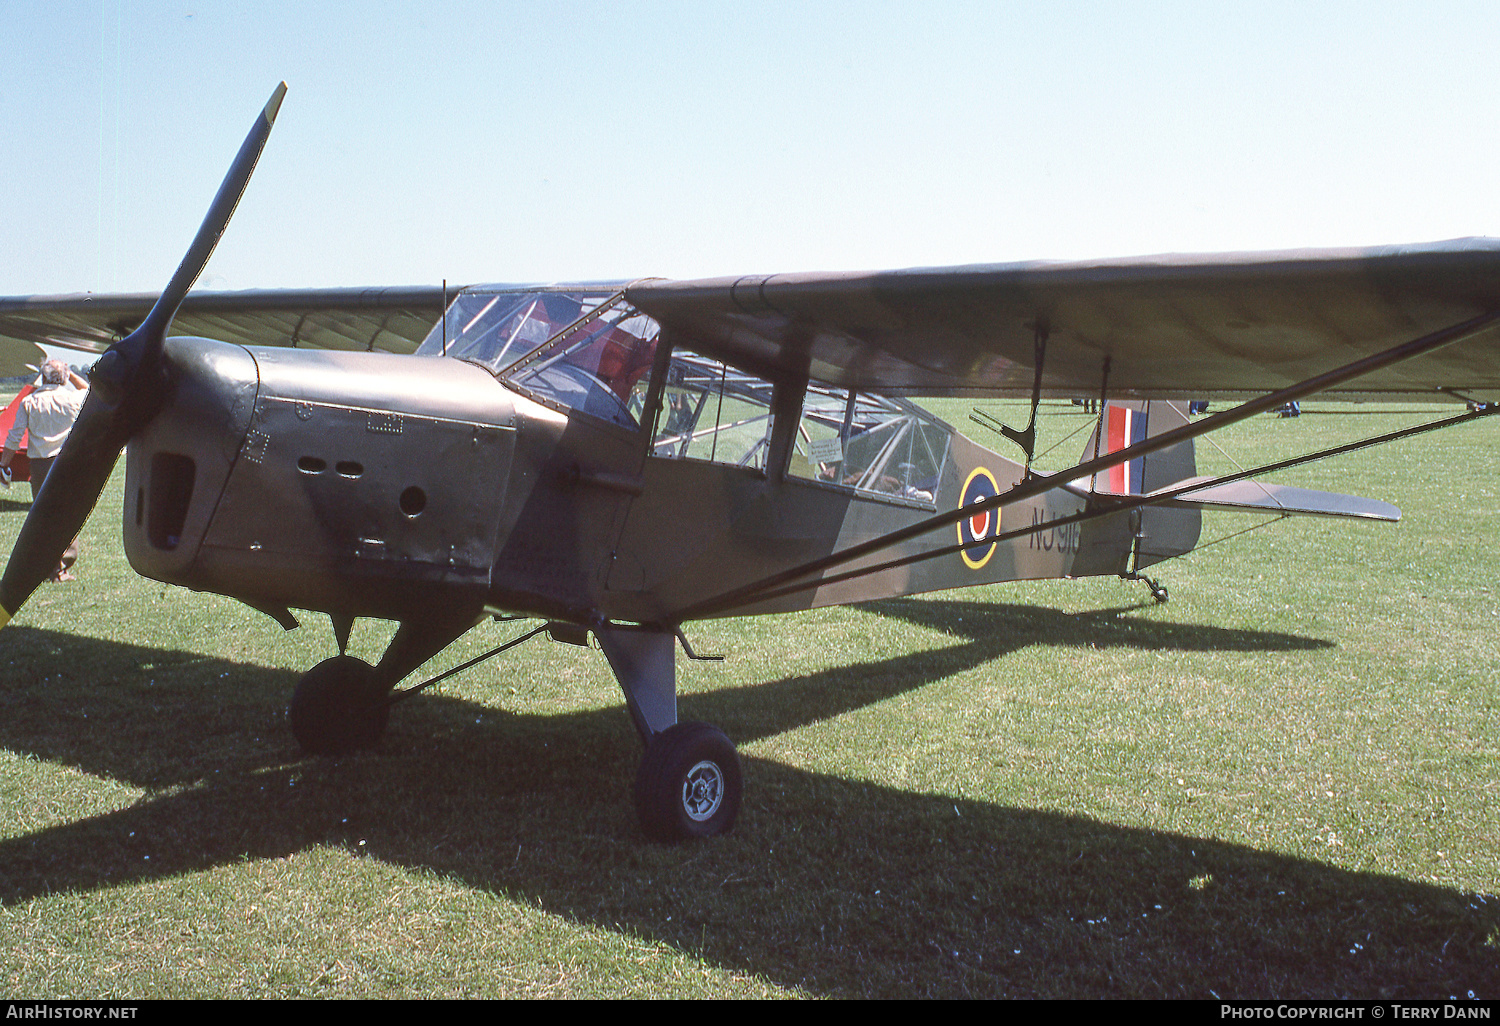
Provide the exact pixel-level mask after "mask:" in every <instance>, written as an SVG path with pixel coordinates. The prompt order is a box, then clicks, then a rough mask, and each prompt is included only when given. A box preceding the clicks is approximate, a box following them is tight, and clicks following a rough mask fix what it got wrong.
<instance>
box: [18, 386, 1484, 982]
mask: <svg viewBox="0 0 1500 1026" xmlns="http://www.w3.org/2000/svg"><path fill="white" fill-rule="evenodd" d="M985 407H986V408H987V409H991V410H996V411H997V412H999V413H1000V415H1001V416H1002V417H1003V418H1005V419H1007V420H1009V421H1010V422H1011V423H1018V422H1021V421H1023V420H1024V414H1023V413H1022V412H1021V411H1019V410H1018V409H1017V408H1016V407H1014V406H1011V407H1004V406H1002V405H1000V404H985ZM966 409H967V407H962V406H960V405H959V404H954V403H949V404H944V405H943V408H942V410H941V412H943V414H944V415H945V416H947V417H949V419H951V420H953V421H954V422H955V423H960V424H961V422H963V421H965V419H966ZM1305 409H1306V411H1307V412H1306V413H1305V414H1304V416H1302V417H1301V418H1299V419H1296V420H1278V419H1275V418H1272V417H1260V418H1257V419H1255V420H1253V421H1250V422H1246V423H1244V424H1242V425H1239V426H1236V427H1235V428H1233V429H1230V430H1229V431H1228V432H1226V433H1225V435H1224V437H1222V438H1221V439H1220V444H1221V445H1223V446H1224V448H1225V450H1226V451H1227V452H1228V453H1229V454H1230V455H1232V456H1233V458H1234V459H1235V460H1238V461H1240V462H1243V463H1247V464H1248V463H1250V462H1251V461H1259V460H1265V459H1270V458H1275V457H1277V456H1281V455H1285V454H1288V453H1290V452H1293V451H1304V450H1306V449H1308V448H1312V447H1317V446H1322V445H1326V444H1332V443H1334V442H1337V441H1342V440H1345V439H1348V438H1352V437H1357V436H1360V435H1365V434H1372V433H1374V432H1376V431H1378V430H1386V429H1389V428H1391V427H1394V426H1397V425H1400V424H1406V423H1411V422H1414V421H1415V420H1417V419H1421V417H1423V416H1430V415H1431V414H1430V411H1425V410H1420V409H1416V408H1399V407H1381V408H1379V409H1376V410H1373V411H1372V410H1369V409H1367V408H1362V407H1353V406H1340V405H1335V404H1323V405H1319V404H1310V405H1308V406H1307V407H1305ZM1043 414H1044V415H1043V417H1042V418H1041V420H1042V425H1041V428H1042V432H1043V438H1044V440H1045V441H1046V444H1047V445H1048V446H1050V445H1052V444H1053V443H1054V442H1056V441H1058V440H1060V439H1063V438H1064V437H1066V436H1067V435H1068V434H1069V433H1070V432H1074V431H1075V430H1077V429H1078V428H1080V427H1081V426H1082V425H1083V424H1084V418H1083V416H1082V415H1081V414H1079V413H1077V412H1075V411H1074V410H1073V409H1072V408H1070V407H1068V406H1065V405H1048V406H1046V407H1045V408H1044V410H1043ZM961 426H962V424H961ZM968 426H969V427H970V428H973V431H972V433H973V434H974V436H975V437H976V438H978V439H979V440H980V441H982V442H986V443H987V444H990V443H992V442H993V441H994V440H993V438H992V437H991V438H986V436H985V435H984V434H983V433H982V432H981V431H980V430H979V429H978V428H974V427H973V425H968ZM1082 445H1083V435H1081V434H1080V435H1077V436H1075V437H1073V438H1070V439H1069V440H1067V441H1065V442H1062V444H1061V445H1059V446H1058V448H1057V449H1056V450H1055V452H1054V453H1052V454H1051V455H1050V456H1049V457H1048V458H1047V461H1048V462H1049V463H1051V464H1052V465H1054V466H1056V465H1061V462H1062V461H1063V460H1065V459H1072V458H1073V457H1075V456H1076V455H1077V453H1078V451H1079V450H1080V449H1081V448H1082ZM1497 452H1500V422H1497V421H1494V420H1490V421H1484V422H1482V423H1480V424H1477V425H1470V426H1466V427H1463V428H1460V429H1456V430H1454V431H1451V432H1449V433H1446V434H1439V435H1436V436H1429V437H1427V438H1424V439H1420V440H1417V441H1413V442H1405V443H1398V444H1396V445H1394V446H1389V447H1386V448H1384V449H1381V450H1375V451H1373V452H1371V453H1368V454H1365V455H1362V456H1356V457H1351V458H1346V459H1344V460H1342V461H1337V462H1333V463H1327V464H1316V465H1313V466H1311V467H1308V468H1304V469H1302V470H1299V471H1297V472H1295V473H1293V474H1288V475H1284V476H1282V477H1280V478H1278V479H1277V480H1283V481H1286V482H1287V483H1292V484H1302V485H1306V486H1310V487H1323V488H1329V489H1333V490H1341V491H1349V492H1358V493H1362V494H1367V495H1373V496H1378V497H1381V498H1385V499H1388V500H1389V501H1392V502H1394V503H1396V504H1397V505H1399V506H1401V507H1402V509H1403V510H1404V512H1405V514H1406V517H1405V519H1404V520H1403V522H1402V523H1401V524H1399V525H1382V524H1377V525H1360V524H1345V523H1342V522H1336V521H1328V520H1312V519H1302V520H1294V521H1285V522H1282V523H1277V524H1273V525H1271V526H1268V527H1266V528H1265V529H1264V530H1258V531H1252V532H1250V533H1249V534H1246V535H1242V536H1240V537H1236V538H1233V539H1231V540H1228V541H1226V542H1224V543H1222V544H1217V545H1211V546H1209V547H1207V548H1204V549H1202V550H1200V551H1198V552H1196V553H1194V554H1192V555H1190V556H1188V557H1186V558H1184V559H1180V560H1176V561H1173V562H1171V563H1168V564H1165V565H1163V566H1161V567H1159V568H1158V569H1159V571H1160V573H1159V574H1158V576H1159V577H1160V578H1161V579H1162V581H1163V582H1164V583H1165V584H1167V585H1168V586H1169V587H1170V589H1171V593H1172V601H1171V602H1170V603H1169V604H1167V605H1164V606H1157V605H1155V604H1153V603H1151V602H1150V601H1149V598H1148V597H1147V595H1146V591H1145V588H1144V587H1143V586H1142V585H1140V584H1127V583H1124V582H1121V581H1116V580H1091V581H1079V582H1046V583H1037V584H1017V585H1007V586H997V587H991V588H981V589H973V590H968V591H960V592H949V593H945V594H942V595H936V596H930V597H924V598H918V599H909V600H900V601H890V602H880V603H875V604H873V605H869V606H865V607H858V608H843V609H833V610H826V611H819V612H815V613H808V614H801V615H793V616H780V617H765V618H757V619H746V620H730V621H723V622H715V623H707V624H700V625H695V626H694V627H693V629H692V630H690V632H689V634H690V638H691V640H692V642H693V644H694V647H695V649H698V650H700V651H708V652H722V653H724V654H726V655H727V657H728V658H727V661H726V662H724V663H722V664H712V663H686V662H685V661H684V664H683V667H682V670H681V673H680V676H681V682H682V688H683V691H684V695H683V698H682V701H681V707H682V708H681V712H682V716H683V718H684V719H701V720H708V721H711V722H714V723H717V724H719V725H720V726H722V727H723V729H724V730H725V731H726V732H727V733H728V734H729V735H730V737H731V738H733V739H735V741H736V742H737V743H738V744H739V745H740V746H741V755H742V757H743V759H744V762H745V775H746V801H745V808H744V810H743V812H742V814H741V818H740V822H739V825H738V827H737V829H736V831H735V833H734V834H733V835H731V836H729V837H727V838H722V839H719V840H715V841H712V842H709V843H703V844H694V845H687V846H681V847H660V846H656V845H652V844H649V843H647V842H645V841H644V840H643V838H642V837H641V835H640V832H639V830H638V828H637V826H636V823H635V819H634V813H633V811H632V809H631V806H630V801H629V793H630V786H631V781H632V779H633V775H634V772H635V767H636V763H637V760H638V758H639V751H640V746H639V742H638V740H637V739H636V737H635V734H634V732H633V730H632V729H631V727H630V725H629V722H628V718H627V716H626V715H625V713H624V712H623V711H622V708H621V702H620V697H619V690H618V688H617V686H616V685H615V684H614V682H613V680H612V678H611V677H610V675H609V672H608V669H607V667H606V665H605V661H604V659H603V657H602V656H601V655H600V654H599V653H597V652H587V651H584V650H581V649H577V648H573V647H569V646H564V645H555V644H551V643H549V642H533V643H531V644H528V645H526V646H522V647H521V648H520V649H517V650H516V651H515V652H514V653H513V658H505V657H502V660H501V661H496V662H492V663H486V664H482V665H481V666H479V667H477V668H475V669H473V670H470V671H467V672H465V673H463V674H460V675H458V676H456V677H454V678H451V679H450V680H448V681H446V682H444V684H443V685H441V686H440V687H439V688H438V689H435V692H434V693H430V694H428V695H427V696H424V697H422V698H419V699H417V700H415V701H411V702H408V703H405V704H403V705H402V706H401V707H399V708H398V710H397V711H396V713H395V715H394V716H393V718H392V724H391V729H390V731H389V733H388V735H387V736H386V738H385V740H384V742H383V744H382V746H381V748H380V750H379V751H377V752H373V753H368V754H362V755H359V756H356V757H350V758H344V759H337V760H327V759H308V758H303V757H302V756H300V755H299V754H298V752H297V749H296V747H295V744H294V742H293V741H292V738H291V736H290V732H289V731H288V729H287V728H286V725H285V723H284V712H283V710H284V706H285V703H286V700H287V698H288V697H289V695H290V693H291V690H292V688H293V686H294V684H295V681H296V679H297V676H298V675H299V674H300V673H301V672H302V671H303V670H305V669H306V668H307V667H309V666H310V665H312V664H313V663H314V662H316V661H318V660H320V659H322V658H325V657H326V656H328V655H330V654H333V652H334V642H333V638H332V631H331V629H330V628H329V626H328V624H327V622H326V620H319V619H317V618H314V617H311V616H309V617H307V623H306V624H305V625H304V626H303V627H302V628H301V629H299V630H297V631H294V632H292V633H289V634H287V633H283V632H282V631H281V629H280V628H279V627H278V626H276V624H274V623H273V622H272V621H271V620H270V619H269V618H267V617H265V616H263V615H262V614H259V613H256V612H253V611H251V610H249V609H247V608H245V607H243V606H240V605H238V604H236V603H234V602H231V601H228V600H225V599H221V598H217V597H214V596H205V595H196V594H192V593H189V592H186V591H182V590H180V589H174V588H170V587H167V586H164V585H160V584H157V583H155V582H152V581H148V580H145V579H142V578H139V577H137V576H135V575H134V574H133V573H132V572H131V571H130V569H129V568H128V566H127V565H126V564H125V561H124V559H123V556H122V555H121V554H120V551H119V526H118V516H119V514H118V510H119V508H120V504H121V495H120V491H121V477H122V474H123V471H117V473H116V476H115V479H114V481H113V483H112V485H111V487H110V489H109V490H108V491H107V492H106V494H105V497H104V499H103V501H102V502H101V504H100V508H99V509H98V510H97V511H96V513H95V515H94V516H93V518H92V519H91V520H90V522H89V525H88V527H87V529H86V531H85V536H84V555H83V558H82V560H81V562H80V565H79V575H80V578H81V579H80V581H79V582H78V583H77V584H73V585H67V586H50V585H44V586H43V588H42V590H40V591H39V592H38V593H37V594H36V596H35V597H34V598H33V599H32V601H31V603H30V604H29V605H28V606H27V607H26V608H25V610H24V611H23V612H22V614H21V615H20V616H19V617H17V619H16V621H15V624H14V625H13V626H11V627H9V628H7V629H6V630H5V631H4V632H3V633H0V660H3V662H4V665H5V676H4V683H3V686H0V950H3V955H0V960H3V961H0V965H3V974H0V984H3V987H4V991H5V993H6V994H7V996H11V997H74V998H161V997H173V998H175V997H315V998H317V997H323V998H334V997H404V998H412V997H428V996H431V997H614V996H633V997H664V996H672V997H718V996H733V997H762V996H791V997H799V996H806V997H1023V996H1045V997H1085V998H1088V997H1195V998H1211V997H1215V996H1217V997H1224V998H1228V997H1256V996H1276V997H1287V998H1291V997H1302V996H1356V997H1389V998H1416V997H1448V996H1457V997H1465V996H1468V995H1469V994H1470V993H1472V994H1473V995H1475V996H1478V997H1485V998H1496V997H1500V896H1497V895H1500V811H1497V809H1500V673H1497V669H1496V667H1497V665H1500V640H1497V639H1500V602H1497V597H1496V588H1497V584H1496V579H1495V574H1494V569H1495V567H1496V566H1497V565H1500V502H1497V493H1500V474H1497V473H1496V469H1497V467H1496V464H1497V460H1496V455H1495V454H1496V453H1497ZM1226 459H1227V457H1223V456H1221V455H1220V454H1219V453H1217V452H1216V451H1215V450H1214V449H1213V448H1212V447H1211V446H1207V445H1205V446H1203V447H1202V449H1201V450H1200V467H1201V468H1204V469H1210V470H1211V469H1215V467H1216V466H1217V465H1223V466H1227V463H1225V460H1226ZM27 498H29V493H28V492H27V491H26V489H25V488H24V487H21V488H18V489H16V490H13V491H12V492H10V493H8V494H6V495H5V496H4V497H0V544H3V546H4V548H5V549H6V550H7V551H8V549H9V546H10V544H11V541H12V540H13V539H14V537H15V533H16V531H17V530H18V529H19V526H20V523H21V521H22V519H23V518H24V516H25V513H26V508H27V507H26V503H25V502H24V501H23V500H25V499H27ZM1257 522H1259V518H1246V517H1238V516H1219V517H1209V518H1206V523H1205V530H1204V537H1205V539H1206V540H1207V539H1213V538H1215V537H1218V536H1221V535H1229V534H1232V533H1234V532H1236V531H1240V530H1242V529H1244V528H1246V527H1248V526H1250V525H1251V524H1254V523H1257ZM389 633H390V628H389V627H388V626H387V625H383V624H376V623H368V622H361V623H360V624H358V625H357V626H356V628H355V634H354V640H353V644H352V646H351V651H352V652H353V653H354V654H356V655H360V656H362V657H364V658H374V657H376V656H378V654H379V652H380V651H381V647H382V644H383V642H384V641H385V640H386V638H388V636H389ZM514 633H519V631H518V630H516V628H515V625H510V626H507V625H503V624H500V625H495V626H493V627H487V628H482V629H480V630H478V631H476V632H475V633H474V635H472V636H471V637H470V638H467V639H464V640H463V641H462V642H460V643H459V644H458V645H456V646H455V647H454V648H453V649H451V650H450V651H448V652H445V653H443V654H442V655H441V656H440V657H439V658H438V659H437V660H434V663H433V664H432V665H431V666H430V667H429V671H431V672H436V671H437V670H440V669H445V668H447V667H449V666H453V665H456V664H457V663H459V662H461V661H462V660H464V659H466V658H468V657H470V656H472V655H475V654H478V653H479V652H481V651H484V650H485V649H486V648H488V647H492V646H493V645H495V644H498V643H499V642H500V641H501V640H504V639H505V638H506V637H508V636H510V635H511V634H514Z"/></svg>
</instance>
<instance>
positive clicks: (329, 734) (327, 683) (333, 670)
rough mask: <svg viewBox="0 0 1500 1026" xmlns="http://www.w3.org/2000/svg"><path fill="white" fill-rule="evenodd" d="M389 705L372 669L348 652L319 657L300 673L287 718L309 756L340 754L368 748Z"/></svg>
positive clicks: (379, 732)
mask: <svg viewBox="0 0 1500 1026" xmlns="http://www.w3.org/2000/svg"><path fill="white" fill-rule="evenodd" d="M390 714H391V707H390V703H389V702H387V701H386V689H385V688H383V687H381V686H380V685H378V684H377V683H376V682H375V668H374V667H372V666H371V665H370V664H369V663H366V662H362V661H361V660H359V659H355V658H354V657H353V656H335V657H334V658H332V659H325V660H323V661H322V662H321V663H319V664H318V665H317V666H314V667H313V668H312V669H311V670H308V671H307V672H306V673H305V674H303V675H302V679H301V680H300V681H298V682H297V690H296V691H294V692H293V693H292V704H291V705H290V706H288V707H287V711H286V715H287V719H288V720H289V721H290V722H291V725H292V733H293V734H294V735H295V736H296V738H297V743H298V744H299V745H301V746H302V750H303V751H304V752H307V753H308V754H309V755H344V754H346V753H348V752H353V751H358V750H360V749H363V748H374V747H375V745H376V743H377V742H379V740H380V735H382V734H383V733H385V725H386V722H387V721H388V720H389V719H390Z"/></svg>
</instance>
